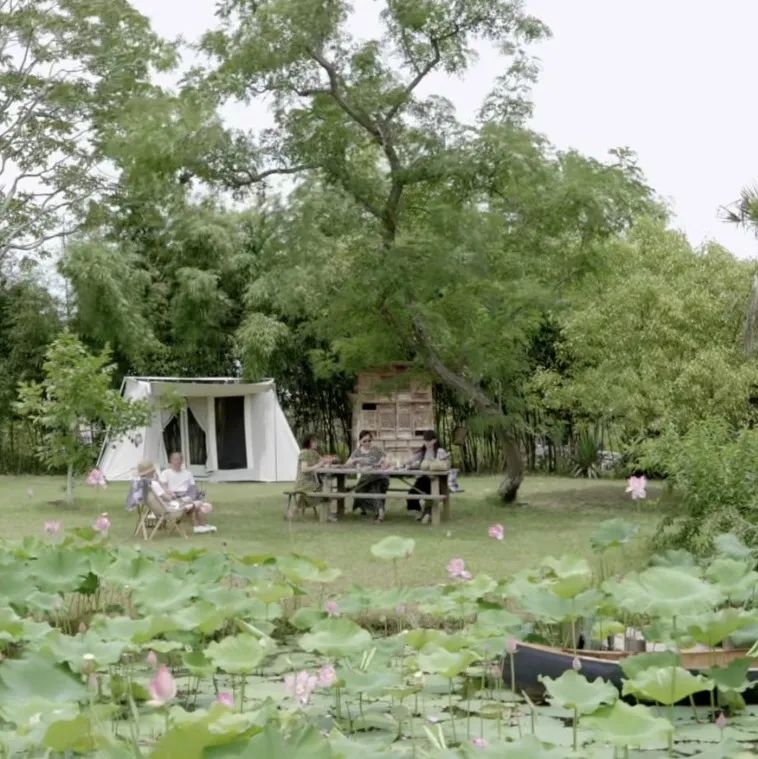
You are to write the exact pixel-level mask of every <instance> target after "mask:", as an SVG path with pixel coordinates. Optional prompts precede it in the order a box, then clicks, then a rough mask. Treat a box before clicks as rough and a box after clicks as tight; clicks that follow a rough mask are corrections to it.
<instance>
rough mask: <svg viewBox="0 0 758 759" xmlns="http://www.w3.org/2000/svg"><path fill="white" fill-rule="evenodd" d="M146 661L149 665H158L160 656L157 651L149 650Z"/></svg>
mask: <svg viewBox="0 0 758 759" xmlns="http://www.w3.org/2000/svg"><path fill="white" fill-rule="evenodd" d="M145 661H146V662H147V665H148V667H153V668H155V667H157V666H158V657H157V656H156V655H155V651H148V652H147V656H146V657H145Z"/></svg>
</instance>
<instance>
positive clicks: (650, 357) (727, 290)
mask: <svg viewBox="0 0 758 759" xmlns="http://www.w3.org/2000/svg"><path fill="white" fill-rule="evenodd" d="M597 254H598V255H597V258H596V260H595V268H594V271H593V272H592V273H590V274H588V275H587V276H586V277H585V278H583V279H582V280H578V284H577V285H576V286H575V287H573V288H572V289H571V292H570V294H569V297H570V300H571V307H570V308H569V309H568V310H567V311H566V312H565V313H564V315H563V317H562V319H563V340H562V342H561V344H560V346H559V349H560V351H561V353H562V355H563V357H564V360H565V361H566V362H567V364H568V365H569V366H570V367H571V368H570V370H568V371H564V372H561V371H559V370H557V369H554V368H553V369H550V368H548V369H547V370H545V371H542V372H540V373H538V376H537V379H536V385H535V386H536V388H537V389H538V391H539V397H540V398H541V399H542V400H543V401H544V402H545V403H546V404H547V405H548V407H552V408H554V409H556V410H559V409H572V410H574V412H575V413H577V414H578V415H579V416H580V418H582V417H584V418H589V419H592V420H597V421H605V422H606V423H611V422H612V423H615V424H616V425H618V426H621V428H622V429H623V430H624V432H625V434H626V438H627V440H630V441H634V440H635V439H639V438H642V437H645V436H647V435H650V434H651V433H659V432H663V431H665V430H667V429H668V428H669V427H674V428H675V429H676V430H679V431H682V432H684V431H685V430H687V429H688V428H689V427H690V426H691V425H692V424H693V423H695V422H698V421H700V420H702V419H705V418H708V417H710V416H721V417H723V418H724V419H726V420H728V421H729V422H731V423H732V424H740V423H741V422H744V421H747V420H748V419H750V418H751V415H752V410H751V409H752V406H751V399H752V394H753V388H754V386H755V384H756V381H758V364H756V363H755V361H753V360H752V359H749V358H747V357H746V356H745V354H744V352H743V349H742V344H741V332H742V327H743V322H744V315H745V308H746V304H747V300H748V296H749V293H750V282H751V267H750V265H749V264H748V263H747V262H744V261H739V260H738V259H736V258H735V257H733V256H732V255H730V254H729V253H727V252H726V251H725V250H723V249H722V248H720V247H718V246H715V245H711V246H707V247H706V248H705V249H703V250H701V251H695V250H693V249H692V248H691V247H690V246H689V244H688V243H687V241H686V239H685V238H684V237H683V236H682V235H680V234H678V233H675V232H672V231H668V230H666V229H665V227H664V226H663V224H661V223H660V222H653V221H649V222H641V223H638V224H637V225H636V226H635V227H634V229H633V231H632V232H631V234H630V235H629V236H628V238H627V239H625V240H623V241H622V240H617V241H615V242H613V243H609V244H608V245H605V246H603V248H602V249H598V250H597Z"/></svg>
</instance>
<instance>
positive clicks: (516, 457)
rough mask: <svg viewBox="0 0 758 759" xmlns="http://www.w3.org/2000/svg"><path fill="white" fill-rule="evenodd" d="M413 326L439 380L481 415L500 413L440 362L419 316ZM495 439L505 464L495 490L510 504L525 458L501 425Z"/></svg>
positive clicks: (476, 388) (471, 384)
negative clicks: (502, 475)
mask: <svg viewBox="0 0 758 759" xmlns="http://www.w3.org/2000/svg"><path fill="white" fill-rule="evenodd" d="M413 328H414V332H415V337H416V342H417V343H418V345H419V347H420V348H421V349H422V350H423V352H424V353H425V354H426V357H427V360H428V361H429V366H430V367H431V369H432V371H433V372H434V373H435V374H436V375H437V377H438V378H439V379H440V381H441V382H442V383H444V384H445V385H447V386H448V387H449V388H450V389H451V390H453V391H455V392H456V393H458V394H459V395H460V396H462V397H463V398H465V399H466V400H468V401H470V402H471V403H473V404H474V407H475V408H476V410H477V412H478V413H479V414H481V415H482V416H491V417H493V418H494V417H500V416H502V410H501V409H500V406H499V405H498V404H497V403H496V402H495V401H494V400H492V398H490V397H489V396H488V395H487V394H486V393H485V392H484V391H483V390H482V389H481V387H479V385H477V384H476V383H475V382H471V381H470V380H468V379H467V378H466V377H464V376H462V375H461V374H458V373H457V372H454V371H453V370H452V369H450V367H449V366H447V365H446V364H445V363H444V362H443V361H442V359H441V358H440V357H439V356H438V355H437V352H436V351H435V350H434V347H433V345H432V341H431V339H430V337H429V335H428V333H427V331H426V326H425V325H424V323H423V322H422V321H421V319H420V318H419V317H418V316H415V317H414V318H413ZM497 440H498V442H499V443H500V447H501V448H502V451H503V459H504V463H505V474H504V477H503V481H502V482H501V483H500V486H499V487H498V489H497V492H498V495H499V496H500V498H501V499H502V500H503V502H504V503H513V502H514V501H515V500H516V496H517V495H518V490H519V488H520V487H521V483H522V482H523V480H524V459H523V457H522V456H521V448H520V447H519V444H518V442H517V441H516V439H515V438H514V436H513V435H512V434H511V433H510V432H509V431H508V430H505V429H503V428H502V426H498V427H497Z"/></svg>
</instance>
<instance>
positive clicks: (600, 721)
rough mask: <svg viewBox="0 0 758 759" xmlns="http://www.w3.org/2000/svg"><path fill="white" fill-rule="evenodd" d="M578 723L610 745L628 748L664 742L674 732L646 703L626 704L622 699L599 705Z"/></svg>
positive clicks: (668, 723) (663, 743)
mask: <svg viewBox="0 0 758 759" xmlns="http://www.w3.org/2000/svg"><path fill="white" fill-rule="evenodd" d="M582 724H583V725H584V726H585V727H586V728H589V729H590V730H592V731H593V732H596V733H597V734H598V735H600V736H601V737H602V738H603V739H604V740H607V741H608V742H609V743H612V744H613V745H614V746H620V747H626V746H628V747H630V748H644V747H646V746H656V745H665V744H667V743H668V740H669V737H670V736H671V735H672V734H673V732H674V726H673V725H672V724H671V723H670V722H669V721H668V720H667V719H662V718H660V717H656V716H654V713H653V711H652V710H651V709H648V707H646V706H642V705H641V704H638V705H636V706H629V704H625V703H624V702H623V701H616V702H615V703H614V704H613V706H604V707H601V708H600V709H598V711H597V712H595V714H592V715H590V716H588V717H585V718H584V720H583V722H582Z"/></svg>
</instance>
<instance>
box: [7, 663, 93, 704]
mask: <svg viewBox="0 0 758 759" xmlns="http://www.w3.org/2000/svg"><path fill="white" fill-rule="evenodd" d="M86 694H87V690H86V688H85V687H84V685H83V684H82V682H81V680H80V678H79V677H77V676H75V675H73V674H71V672H70V671H69V670H68V669H67V668H66V667H62V666H60V665H58V664H56V663H55V662H53V661H51V660H50V659H49V658H48V657H46V656H43V655H42V654H39V653H32V654H29V655H27V656H25V657H24V658H22V659H10V660H7V661H4V662H3V663H2V666H0V705H2V704H4V703H6V702H7V701H8V700H14V699H18V700H23V699H32V698H41V699H47V700H49V701H55V702H57V703H64V702H67V701H81V700H82V699H84V698H85V696H86Z"/></svg>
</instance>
